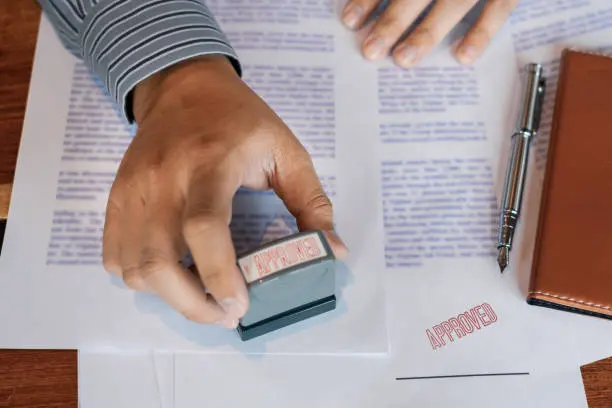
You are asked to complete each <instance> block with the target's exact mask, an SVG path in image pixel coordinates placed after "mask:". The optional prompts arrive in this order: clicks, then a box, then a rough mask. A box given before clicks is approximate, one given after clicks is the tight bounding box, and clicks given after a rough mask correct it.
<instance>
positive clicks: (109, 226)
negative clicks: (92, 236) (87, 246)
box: [102, 195, 122, 277]
mask: <svg viewBox="0 0 612 408" xmlns="http://www.w3.org/2000/svg"><path fill="white" fill-rule="evenodd" d="M110 197H111V198H110V199H109V200H108V203H107V205H106V216H105V219H104V232H103V234H102V264H103V265H104V269H106V270H107V271H108V272H109V273H110V274H112V275H115V276H119V277H120V276H122V274H121V263H120V259H119V256H120V255H119V254H120V250H121V247H120V243H119V237H121V212H120V210H119V207H118V206H117V203H116V202H115V201H114V200H113V199H112V195H110Z"/></svg>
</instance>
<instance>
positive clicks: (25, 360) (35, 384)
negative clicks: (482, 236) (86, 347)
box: [0, 0, 612, 408]
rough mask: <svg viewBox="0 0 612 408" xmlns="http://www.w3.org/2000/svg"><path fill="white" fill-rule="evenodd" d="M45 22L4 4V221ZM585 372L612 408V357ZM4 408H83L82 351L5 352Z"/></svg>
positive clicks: (590, 392) (0, 195)
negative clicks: (79, 386) (79, 389)
mask: <svg viewBox="0 0 612 408" xmlns="http://www.w3.org/2000/svg"><path fill="white" fill-rule="evenodd" d="M39 18H40V10H39V8H38V6H37V4H36V3H35V2H34V1H30V0H0V136H1V140H2V143H1V144H0V218H1V217H3V216H4V217H5V218H6V214H7V212H8V202H9V199H10V183H11V182H12V180H13V172H14V170H15V161H16V158H17V148H18V145H19V138H20V136H21V126H22V122H23V115H24V110H25V105H26V98H27V92H28V84H29V79H30V70H31V67H32V57H33V55H34V47H35V42H36V34H37V29H38V22H39ZM2 313H6V312H5V311H3V312H2ZM0 330H1V328H0ZM581 370H582V378H583V380H584V386H585V390H586V394H587V399H588V402H589V407H590V408H610V407H612V357H611V358H608V359H606V360H602V361H600V362H596V363H593V364H590V365H588V366H584V367H582V368H581ZM0 407H41V408H42V407H45V408H51V407H54V408H59V407H77V353H76V351H53V350H44V351H22V350H0Z"/></svg>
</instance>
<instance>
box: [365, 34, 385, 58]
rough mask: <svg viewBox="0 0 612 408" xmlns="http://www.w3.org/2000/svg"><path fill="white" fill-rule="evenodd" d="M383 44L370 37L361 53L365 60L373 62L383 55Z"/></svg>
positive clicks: (381, 41)
mask: <svg viewBox="0 0 612 408" xmlns="http://www.w3.org/2000/svg"><path fill="white" fill-rule="evenodd" d="M384 45H385V42H384V41H383V40H381V39H380V38H376V37H372V38H369V39H368V40H366V42H365V44H364V47H363V53H364V55H365V57H366V58H367V59H370V60H375V59H378V58H380V56H381V55H382V53H383V47H384Z"/></svg>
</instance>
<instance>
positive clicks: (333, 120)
mask: <svg viewBox="0 0 612 408" xmlns="http://www.w3.org/2000/svg"><path fill="white" fill-rule="evenodd" d="M228 12H229V11H228ZM279 18H280V17H279ZM327 20H328V21H327ZM327 20H326V21H325V22H324V23H318V22H317V24H313V23H312V22H308V21H304V22H303V23H300V24H299V25H297V26H293V25H292V26H291V27H281V26H275V25H274V24H272V25H271V26H270V25H268V27H272V28H273V27H280V28H276V29H272V28H270V29H269V30H268V31H270V30H272V31H274V32H275V33H276V34H274V35H272V34H273V33H272V34H271V31H270V33H268V34H269V35H271V36H272V37H274V38H271V39H270V38H269V39H268V40H269V41H268V40H262V41H263V43H260V42H257V44H255V45H251V46H248V47H247V49H240V47H241V44H242V43H241V42H240V41H242V40H239V39H237V40H236V44H237V48H238V49H239V50H240V53H241V60H242V62H243V64H244V78H245V80H246V81H247V82H248V83H249V84H250V85H252V86H253V87H254V88H255V89H256V90H257V91H258V92H259V93H260V94H261V95H262V97H264V98H265V99H266V100H267V101H268V102H269V103H270V105H271V106H272V107H273V108H275V109H276V110H277V112H278V113H279V114H280V115H282V116H283V117H285V118H286V120H287V123H288V124H289V125H290V126H291V127H292V128H293V129H295V131H296V134H297V135H298V137H300V139H301V140H302V142H303V143H304V145H305V146H306V147H307V149H308V150H309V151H310V152H311V154H312V156H313V158H314V161H315V165H316V168H317V170H318V172H319V174H320V176H321V179H322V181H323V183H324V186H325V188H326V190H327V191H328V193H329V195H330V196H331V199H332V201H333V202H334V205H335V208H336V211H337V214H338V216H337V219H336V221H337V226H338V230H339V232H340V234H341V235H342V236H343V238H344V239H345V240H346V242H347V243H348V245H349V246H350V247H351V248H352V250H353V254H354V255H353V256H352V257H351V258H350V259H349V260H347V262H346V264H345V265H342V266H341V267H339V268H338V273H337V288H338V292H337V297H338V307H337V309H336V310H335V311H333V312H330V313H326V314H325V315H322V316H318V317H315V318H312V319H309V320H308V321H305V322H302V323H299V324H295V325H292V326H291V327H288V328H286V329H283V330H280V331H278V332H276V333H274V334H271V335H270V336H266V337H265V338H258V339H255V340H252V341H250V342H248V343H243V342H242V341H241V340H240V339H239V338H238V336H237V334H236V333H235V332H234V331H228V330H225V329H221V328H218V327H213V326H202V325H197V324H193V323H191V322H188V321H187V320H186V319H184V318H183V317H182V316H180V315H179V314H178V313H175V312H174V311H173V310H170V309H169V308H168V307H167V306H166V305H165V304H164V303H163V302H161V301H160V300H159V299H158V298H156V297H154V296H149V295H146V294H135V293H133V292H132V291H130V290H128V289H127V288H126V287H125V286H124V285H123V284H122V283H121V282H119V281H117V280H116V279H111V278H110V277H109V275H108V274H106V273H105V272H104V271H103V269H102V266H101V256H100V254H101V242H100V237H101V233H102V227H103V220H104V214H103V211H104V208H105V203H106V197H107V193H108V188H109V186H110V184H111V183H112V180H113V177H114V172H115V170H116V166H117V163H118V161H119V159H120V158H121V155H122V153H123V150H124V149H125V147H126V146H127V145H128V143H129V141H130V135H131V134H132V133H133V131H134V129H133V128H130V127H129V126H126V125H125V124H124V123H123V122H121V121H120V120H119V119H118V116H117V114H116V112H115V109H114V108H113V107H112V105H111V104H110V102H109V100H108V99H107V98H106V97H105V96H104V95H103V94H102V93H101V92H100V89H99V88H98V87H97V86H96V85H95V83H94V81H93V80H92V79H91V77H90V76H89V74H88V73H87V72H86V70H85V69H84V67H83V66H82V64H80V63H78V62H77V61H76V60H75V58H73V57H71V56H70V55H68V54H67V52H66V51H65V50H64V49H63V48H62V47H61V45H60V43H59V41H58V40H57V38H56V36H55V34H54V33H53V32H52V29H51V27H50V25H49V24H48V22H47V20H46V19H43V22H42V25H41V28H40V35H39V43H38V46H37V55H36V61H35V64H34V73H33V79H32V85H31V93H30V99H29V104H28V110H27V114H26V120H25V122H26V123H25V127H24V132H23V137H22V145H21V149H20V155H19V162H18V166H17V170H16V178H15V184H14V190H13V195H12V199H11V207H12V208H11V221H10V223H9V224H10V225H9V226H8V228H7V233H6V239H5V247H4V249H3V257H2V259H1V260H0V270H1V271H2V273H1V274H0V307H2V308H7V307H10V308H11V309H12V310H19V313H10V314H2V316H0V326H2V327H3V331H2V333H1V334H0V344H2V345H3V346H7V347H10V346H14V347H41V346H42V347H54V348H65V347H70V348H73V347H100V346H113V347H118V348H127V349H132V348H136V349H141V348H158V349H168V350H175V349H183V350H184V349H197V350H203V351H207V352H250V353H263V352H267V353H385V352H387V344H388V341H387V336H386V324H385V303H384V292H383V283H382V275H381V274H380V270H381V265H382V262H383V256H382V245H383V240H382V219H381V217H380V202H379V200H377V199H376V198H375V197H377V191H378V190H377V186H378V172H377V167H376V166H377V163H376V161H373V160H370V154H371V153H372V152H375V151H376V149H377V145H378V143H377V140H376V138H373V137H371V135H373V134H376V125H375V124H374V123H373V122H372V121H371V116H370V117H367V116H364V115H360V116H359V117H355V112H363V111H368V109H370V108H372V107H373V106H374V104H375V100H373V99H372V98H373V97H375V95H376V85H375V77H374V76H373V75H374V74H375V72H376V71H375V68H374V67H373V66H370V65H367V64H358V63H359V62H361V58H360V56H359V55H358V54H357V53H354V52H353V51H352V50H351V52H349V51H348V48H349V47H345V49H344V51H341V50H338V52H335V53H334V52H331V51H332V49H331V48H329V46H334V44H336V46H338V45H340V44H350V42H349V41H352V40H353V37H352V35H351V34H350V33H347V32H346V30H344V29H343V28H342V27H341V24H340V22H339V21H338V20H336V19H331V18H330V19H327ZM226 26H227V27H228V28H227V31H228V33H229V34H228V35H231V36H233V37H236V36H240V35H243V34H244V35H248V36H254V37H257V36H258V35H259V34H258V33H257V32H254V31H253V30H252V28H253V27H251V26H250V25H249V24H246V25H241V26H240V27H241V30H242V31H244V33H242V34H240V33H239V32H237V31H236V30H235V29H233V28H232V26H231V24H229V25H226ZM249 27H250V28H249ZM245 30H246V31H245ZM242 31H241V32H242ZM264 34H265V35H266V36H268V34H266V33H264ZM279 35H280V36H285V37H286V41H287V44H289V45H290V46H291V47H294V48H296V49H301V48H304V47H305V49H303V50H299V51H286V52H283V53H279V52H277V51H269V50H266V49H261V47H264V48H265V47H267V46H265V44H268V45H270V44H272V45H273V44H275V41H276V40H277V39H278V36H279ZM315 37H316V39H315ZM249 41H250V40H249ZM270 41H272V43H270ZM283 41H285V40H283ZM319 42H322V43H324V44H327V46H325V47H322V48H321V47H320V46H319V45H317V44H319ZM262 44H264V45H262ZM291 44H293V45H291ZM249 48H250V49H249ZM262 62H265V65H264V64H262ZM279 78H282V79H283V80H282V81H280V82H279ZM364 78H368V79H371V81H369V84H368V86H363V87H360V88H355V87H354V86H353V84H354V83H357V82H359V81H362V80H363V79H364ZM285 82H289V85H287V86H288V87H289V88H286V89H285V88H282V86H281V85H279V84H278V83H281V84H282V83H285ZM279 87H280V88H279ZM350 88H352V89H353V92H351V93H350V94H347V93H346V92H343V90H345V89H350ZM290 89H293V91H289V90H290ZM341 91H342V92H341ZM291 92H296V93H297V96H295V97H291V96H290V95H291ZM355 101H363V103H361V104H359V103H355ZM94 103H95V104H96V106H95V107H92V106H93V105H94ZM370 105H372V106H370ZM372 112H373V110H372ZM355 140H360V147H359V149H354V147H355ZM354 163H360V165H359V166H354ZM39 169H43V170H42V171H41V170H39ZM278 219H285V220H286V222H287V224H289V226H290V227H292V228H293V229H294V230H295V222H294V221H293V222H292V220H291V218H289V217H288V212H287V210H286V209H284V207H283V206H282V205H281V202H280V200H279V199H278V198H277V197H275V196H274V195H272V194H248V193H247V192H244V191H241V192H240V194H238V195H237V196H236V199H235V205H234V220H233V224H232V229H233V231H234V238H235V244H236V249H237V251H238V252H241V251H243V250H245V249H247V248H252V247H253V246H256V245H258V244H259V243H260V242H261V240H262V238H264V237H266V238H267V237H268V236H269V234H268V233H267V232H266V231H268V230H270V229H274V228H273V227H274V226H275V225H276V224H275V223H276V221H277V220H278ZM356 219H358V220H359V222H355V220H356ZM241 223H242V224H241ZM269 226H270V227H271V228H268V227H269ZM366 248H367V250H366ZM26 259H27V262H24V260H26ZM33 299H35V300H36V301H32V300H33ZM9 305H10V306H9Z"/></svg>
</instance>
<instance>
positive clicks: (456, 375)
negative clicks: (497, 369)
mask: <svg viewBox="0 0 612 408" xmlns="http://www.w3.org/2000/svg"><path fill="white" fill-rule="evenodd" d="M502 375H529V373H527V372H525V373H491V374H455V375H434V376H430V377H397V378H396V380H397V381H404V380H431V379H436V378H465V377H498V376H502Z"/></svg>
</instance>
